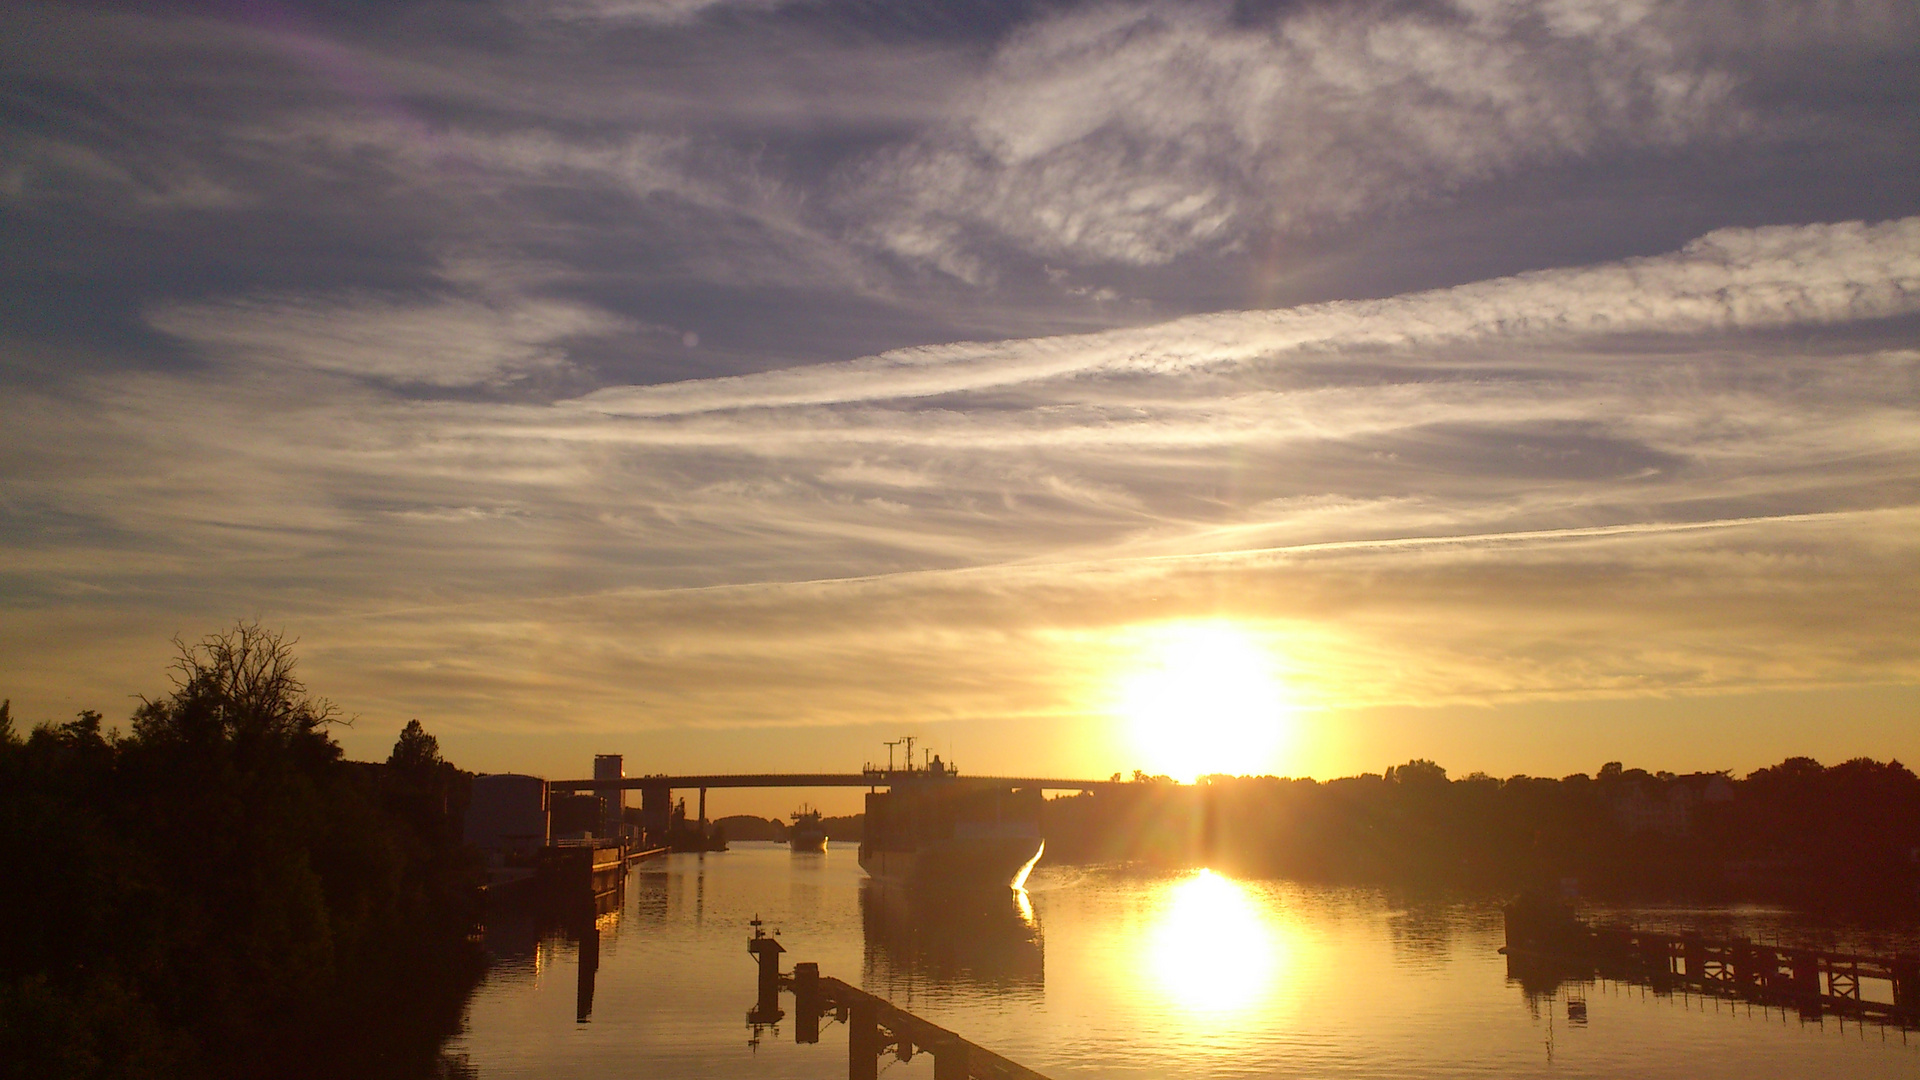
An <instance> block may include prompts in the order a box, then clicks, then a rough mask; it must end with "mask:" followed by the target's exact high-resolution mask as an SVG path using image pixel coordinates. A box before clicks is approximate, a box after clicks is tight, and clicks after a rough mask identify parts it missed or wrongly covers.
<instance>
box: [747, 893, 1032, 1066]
mask: <svg viewBox="0 0 1920 1080" xmlns="http://www.w3.org/2000/svg"><path fill="white" fill-rule="evenodd" d="M751 925H752V926H753V936H752V937H750V938H748V939H747V952H748V954H750V955H751V956H752V957H753V958H754V961H755V962H756V963H757V964H758V965H759V994H758V996H757V998H756V1000H755V1002H754V1007H753V1009H752V1010H751V1011H749V1012H748V1013H747V1022H748V1023H749V1024H753V1025H755V1026H756V1030H757V1029H758V1026H759V1025H764V1024H772V1023H777V1022H778V1021H779V1020H780V1019H781V1018H782V1017H783V1016H784V1015H785V1014H784V1013H783V1012H781V1011H780V991H781V990H782V989H785V990H789V991H791V992H792V994H793V998H794V1028H793V1041H794V1042H796V1043H817V1042H819V1041H820V1021H821V1020H822V1019H824V1018H826V1017H828V1016H831V1017H832V1018H833V1019H834V1020H836V1021H838V1022H839V1023H842V1024H845V1025H846V1027H847V1080H877V1078H878V1076H879V1075H880V1059H881V1058H882V1057H885V1056H888V1055H892V1056H893V1057H894V1058H895V1059H896V1060H898V1061H911V1060H913V1056H914V1055H915V1054H916V1053H925V1054H931V1055H933V1076H934V1080H1047V1078H1046V1077H1045V1076H1044V1075H1042V1074H1040V1073H1037V1072H1035V1071H1033V1070H1032V1069H1029V1068H1027V1067H1026V1066H1024V1065H1022V1064H1020V1063H1019V1062H1016V1061H1010V1060H1008V1059H1007V1058H1004V1057H1001V1056H1000V1055H999V1054H996V1053H994V1052H993V1051H991V1050H988V1049H987V1048H986V1047H984V1046H981V1045H979V1044H977V1043H974V1042H971V1041H969V1040H967V1039H965V1038H963V1037H962V1036H960V1035H959V1034H957V1033H955V1032H952V1031H949V1030H947V1029H946V1028H943V1027H941V1026H940V1025H938V1024H935V1023H933V1022H931V1021H929V1020H926V1019H923V1018H921V1017H919V1016H915V1015H914V1014H913V1013H910V1012H908V1011H907V1010H905V1009H902V1008H900V1007H899V1006H897V1005H895V1004H893V1003H892V1002H891V1001H888V1000H887V999H885V998H883V997H878V996H876V995H873V994H869V993H867V992H866V991H865V990H862V989H860V988H859V987H857V986H852V985H850V984H848V983H846V982H843V981H841V980H839V979H835V978H832V977H830V976H826V975H822V974H820V965H818V964H812V963H800V964H795V965H794V966H793V972H792V974H790V975H783V974H781V973H780V954H782V953H784V952H786V949H785V948H784V947H782V946H781V944H780V943H779V941H777V940H775V939H773V938H770V937H768V936H767V935H766V933H765V932H764V931H763V930H762V929H761V923H760V920H759V919H757V918H756V919H754V920H753V922H752V924H751Z"/></svg>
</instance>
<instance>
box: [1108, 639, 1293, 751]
mask: <svg viewBox="0 0 1920 1080" xmlns="http://www.w3.org/2000/svg"><path fill="white" fill-rule="evenodd" d="M1136 664H1137V666H1136V667H1135V669H1134V670H1133V671H1131V672H1129V673H1128V674H1126V675H1125V676H1124V677H1123V678H1122V679H1121V680H1120V685H1119V690H1118V694H1117V699H1118V700H1117V703H1116V711H1117V712H1118V713H1119V715H1120V716H1121V717H1122V718H1124V720H1125V721H1126V724H1127V729H1128V734H1129V736H1130V739H1131V741H1132V744H1133V748H1134V750H1135V751H1136V752H1137V753H1139V754H1141V755H1142V756H1143V757H1144V759H1145V762H1146V765H1147V771H1148V772H1154V773H1164V774H1166V775H1168V776H1171V777H1173V778H1174V779H1176V780H1193V779H1194V778H1195V777H1198V776H1202V775H1205V774H1207V773H1213V772H1230V773H1236V774H1247V773H1261V772H1266V771H1269V770H1271V769H1272V767H1273V764H1274V759H1275V758H1276V756H1277V755H1278V754H1279V752H1280V751H1281V750H1282V749H1283V747H1284V745H1285V744H1286V743H1288V742H1290V741H1291V737H1292V734H1293V726H1294V724H1293V716H1292V708H1291V702H1290V701H1289V700H1288V695H1287V694H1286V692H1285V690H1284V688H1283V686H1282V683H1281V680H1280V677H1279V675H1278V673H1277V672H1276V670H1275V664H1274V658H1273V656H1272V654H1271V652H1270V651H1269V650H1268V649H1267V648H1265V647H1263V646H1262V645H1261V644H1260V643H1259V642H1257V641H1255V640H1254V638H1253V637H1252V636H1251V635H1249V634H1248V633H1247V631H1246V630H1244V629H1242V628H1241V627H1239V626H1237V625H1235V624H1232V623H1224V622H1221V623H1181V624H1174V625H1170V626H1166V627H1160V628H1157V629H1156V630H1155V631H1154V632H1153V635H1152V637H1151V638H1150V639H1149V640H1148V642H1147V643H1146V644H1145V646H1144V647H1143V648H1142V649H1140V651H1139V655H1138V659H1137V661H1136Z"/></svg>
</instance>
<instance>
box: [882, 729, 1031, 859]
mask: <svg viewBox="0 0 1920 1080" xmlns="http://www.w3.org/2000/svg"><path fill="white" fill-rule="evenodd" d="M900 742H903V743H906V744H907V764H906V766H905V767H904V768H895V767H894V765H893V762H892V761H891V760H889V761H888V762H887V767H886V768H885V769H884V770H883V769H880V768H877V767H876V766H873V765H868V766H867V767H866V769H865V770H864V772H865V773H866V775H867V778H868V779H869V780H871V781H872V782H873V783H874V784H875V785H883V784H884V785H886V786H887V787H888V788H889V789H890V790H887V791H870V792H868V793H867V814H866V821H865V827H864V830H863V834H862V836H861V840H860V868H861V869H862V870H865V871H866V872H867V875H868V876H869V877H871V878H873V879H874V880H876V881H882V882H888V883H898V884H902V885H907V886H912V887H915V888H919V889H927V888H942V889H992V890H999V889H1018V888H1021V887H1023V886H1024V885H1025V884H1026V880H1027V874H1028V873H1029V872H1030V871H1032V869H1033V864H1034V863H1036V862H1038V861H1040V854H1041V852H1042V850H1044V848H1045V843H1044V841H1042V839H1041V837H1040V806H1041V795H1040V791H1039V789H1037V788H1012V787H1008V786H1007V785H1005V784H1003V783H995V782H992V781H987V780H978V779H971V778H966V777H962V776H961V775H960V774H959V771H958V770H956V769H955V768H954V767H953V766H951V765H949V764H947V763H945V762H943V761H941V760H940V758H939V757H937V756H935V757H932V759H931V760H930V761H928V762H926V763H925V764H924V765H922V766H920V767H917V768H916V767H915V766H914V763H913V745H912V743H913V740H911V739H902V740H900ZM887 745H888V747H889V748H891V747H893V746H896V745H899V744H898V743H889V744H887Z"/></svg>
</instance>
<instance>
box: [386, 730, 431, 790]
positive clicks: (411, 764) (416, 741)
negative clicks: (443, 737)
mask: <svg viewBox="0 0 1920 1080" xmlns="http://www.w3.org/2000/svg"><path fill="white" fill-rule="evenodd" d="M440 765H441V761H440V740H439V739H436V738H434V737H433V736H431V735H429V734H427V729H426V728H423V727H421V726H420V721H418V720H409V721H407V726H406V727H404V728H401V729H400V738H399V739H398V740H397V741H396V742H395V743H394V744H393V753H391V754H388V755H387V766H388V767H389V768H392V769H398V770H399V771H401V772H403V773H406V774H407V775H409V776H415V777H421V778H426V777H430V776H432V775H433V772H434V770H436V769H438V768H439V767H440Z"/></svg>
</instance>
